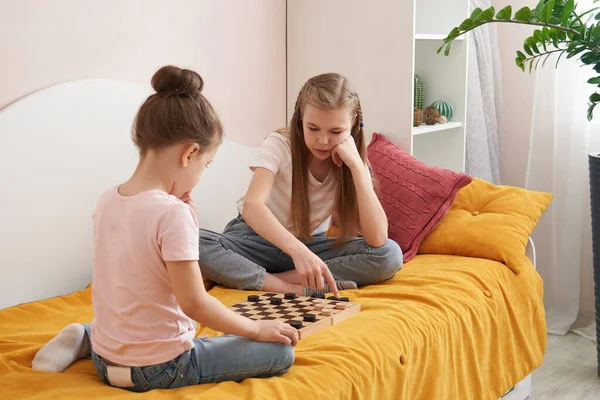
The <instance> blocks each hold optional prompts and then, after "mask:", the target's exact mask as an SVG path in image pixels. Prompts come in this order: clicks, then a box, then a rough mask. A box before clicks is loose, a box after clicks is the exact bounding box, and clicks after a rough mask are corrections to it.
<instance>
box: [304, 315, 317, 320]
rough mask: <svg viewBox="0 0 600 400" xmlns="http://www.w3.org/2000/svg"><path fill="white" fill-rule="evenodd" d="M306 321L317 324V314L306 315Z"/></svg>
mask: <svg viewBox="0 0 600 400" xmlns="http://www.w3.org/2000/svg"><path fill="white" fill-rule="evenodd" d="M304 320H305V321H308V322H315V321H316V320H317V316H316V315H315V314H304Z"/></svg>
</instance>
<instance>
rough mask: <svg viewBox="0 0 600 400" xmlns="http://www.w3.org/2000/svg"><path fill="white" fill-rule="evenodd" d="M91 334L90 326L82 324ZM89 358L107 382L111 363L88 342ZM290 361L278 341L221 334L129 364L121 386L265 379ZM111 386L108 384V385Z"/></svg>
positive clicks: (288, 350) (287, 348) (140, 388)
mask: <svg viewBox="0 0 600 400" xmlns="http://www.w3.org/2000/svg"><path fill="white" fill-rule="evenodd" d="M83 327H84V328H85V331H86V333H87V336H88V340H89V338H90V337H91V327H90V325H87V324H86V325H83ZM89 348H90V349H91V351H90V353H89V354H88V355H87V357H88V358H91V359H92V362H93V363H94V367H96V371H97V372H98V375H99V376H100V379H101V380H102V381H103V382H104V383H106V384H108V385H111V383H110V382H109V380H108V376H107V367H108V366H111V365H114V364H112V363H110V361H107V360H105V359H103V358H102V357H101V356H99V355H98V354H96V353H95V352H94V351H93V349H92V346H91V344H90V346H89ZM293 363H294V348H293V346H292V345H285V344H282V343H266V342H256V341H253V340H250V339H247V338H244V337H240V336H234V335H225V336H218V337H215V338H210V339H202V340H200V339H194V348H193V349H191V350H188V351H186V352H185V353H183V354H181V355H180V356H178V357H176V358H174V359H173V360H170V361H167V362H164V363H161V364H156V365H149V366H145V367H130V370H131V380H132V382H133V384H134V386H132V387H123V389H126V390H130V391H132V392H146V391H148V390H152V389H174V388H178V387H183V386H191V385H198V384H201V383H218V382H223V381H237V382H239V381H242V380H244V379H246V378H267V377H270V376H278V375H282V374H283V373H285V372H287V371H288V370H289V369H290V368H291V366H292V364H293ZM111 386H112V385H111Z"/></svg>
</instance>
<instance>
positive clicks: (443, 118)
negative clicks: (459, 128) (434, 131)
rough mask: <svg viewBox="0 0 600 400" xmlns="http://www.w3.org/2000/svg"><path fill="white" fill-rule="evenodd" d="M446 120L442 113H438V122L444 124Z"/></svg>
mask: <svg viewBox="0 0 600 400" xmlns="http://www.w3.org/2000/svg"><path fill="white" fill-rule="evenodd" d="M446 122H448V120H447V119H446V117H444V116H443V115H440V119H438V124H445V123H446Z"/></svg>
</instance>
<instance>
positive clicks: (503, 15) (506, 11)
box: [496, 6, 512, 21]
mask: <svg viewBox="0 0 600 400" xmlns="http://www.w3.org/2000/svg"><path fill="white" fill-rule="evenodd" d="M511 17H512V6H506V7H504V8H503V9H502V10H500V11H499V12H498V14H496V19H498V20H500V21H510V18H511Z"/></svg>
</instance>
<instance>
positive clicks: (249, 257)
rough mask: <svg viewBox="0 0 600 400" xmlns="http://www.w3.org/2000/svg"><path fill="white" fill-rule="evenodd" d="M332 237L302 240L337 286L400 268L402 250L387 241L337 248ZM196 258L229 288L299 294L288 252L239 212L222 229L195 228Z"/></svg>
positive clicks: (383, 275)
mask: <svg viewBox="0 0 600 400" xmlns="http://www.w3.org/2000/svg"><path fill="white" fill-rule="evenodd" d="M335 241H336V239H335V238H328V237H327V236H326V235H325V234H322V235H317V236H314V237H313V240H312V241H311V242H308V243H305V244H306V246H307V247H308V248H309V249H310V250H311V251H312V252H313V253H315V254H316V255H317V256H319V257H320V258H321V259H322V260H323V261H324V262H325V264H327V266H328V268H329V270H330V271H331V274H332V275H333V277H334V278H335V279H336V281H337V282H338V289H354V288H356V286H365V285H369V284H373V283H377V282H382V281H385V280H387V279H389V278H391V277H392V276H394V274H395V273H396V272H397V271H398V270H399V269H400V268H401V267H402V251H401V250H400V246H398V244H397V243H396V242H394V241H392V240H388V241H387V242H386V243H385V244H384V245H383V246H381V247H378V248H376V247H371V246H369V245H367V244H366V242H365V240H364V239H363V238H354V239H352V240H350V241H348V242H347V243H344V244H343V245H341V246H339V247H334V246H333V244H334V242H335ZM199 263H200V268H201V270H202V275H203V276H204V277H206V278H207V279H210V280H212V281H213V282H216V283H218V284H221V285H223V286H226V287H229V288H234V289H243V290H265V291H274V292H280V293H284V292H294V293H297V294H302V290H303V288H302V286H301V284H300V277H299V275H298V274H297V273H296V270H295V269H294V263H293V261H292V259H291V257H290V256H289V255H287V254H286V253H284V252H283V251H281V250H280V249H279V248H277V247H276V246H275V245H273V244H272V243H270V242H268V241H267V240H265V239H263V238H262V237H261V236H259V235H258V234H257V233H256V232H255V231H254V230H253V229H252V228H250V226H249V225H248V224H247V223H246V222H245V221H244V220H243V219H242V218H241V217H240V216H238V217H237V218H235V219H234V220H232V221H231V222H230V223H229V224H228V225H227V227H226V228H225V230H224V232H223V233H222V234H221V233H216V232H212V231H208V230H200V261H199Z"/></svg>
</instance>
